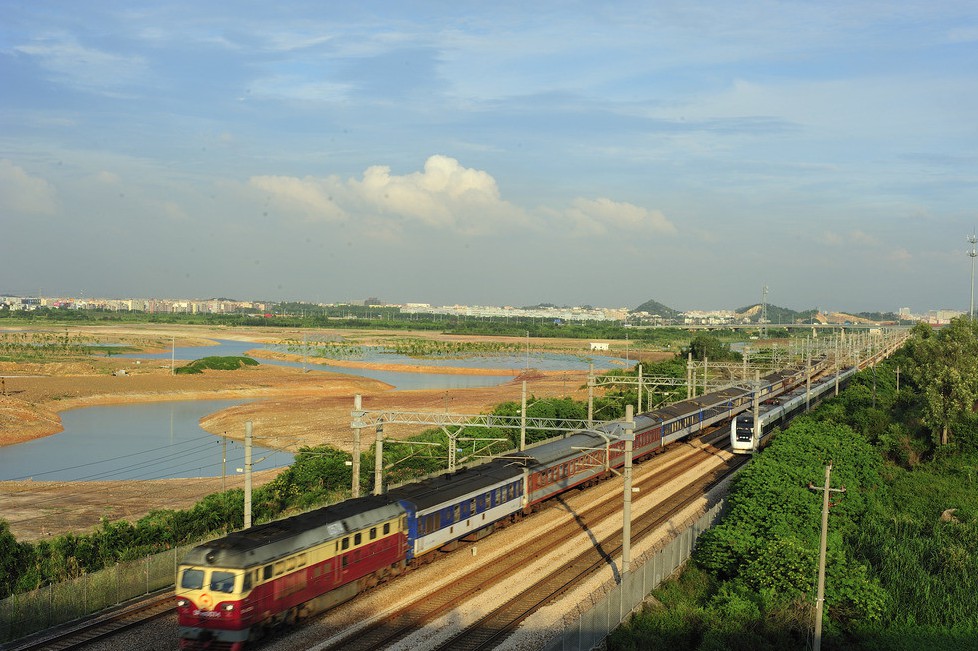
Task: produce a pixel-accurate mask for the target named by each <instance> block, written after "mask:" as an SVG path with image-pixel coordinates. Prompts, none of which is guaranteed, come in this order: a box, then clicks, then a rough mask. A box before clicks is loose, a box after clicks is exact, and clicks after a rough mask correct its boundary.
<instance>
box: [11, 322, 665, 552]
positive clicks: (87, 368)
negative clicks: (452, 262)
mask: <svg viewBox="0 0 978 651" xmlns="http://www.w3.org/2000/svg"><path fill="white" fill-rule="evenodd" d="M62 332H63V330H62ZM85 332H87V333H89V334H90V336H93V337H96V338H97V339H98V340H99V341H101V342H106V341H119V342H122V343H127V344H130V345H138V346H141V347H142V348H144V349H146V350H148V351H151V350H166V349H167V348H169V346H171V345H173V344H174V343H175V344H176V345H177V346H184V345H206V344H208V343H211V341H210V340H212V339H237V340H245V341H255V342H278V341H282V340H283V339H288V338H292V339H293V340H295V339H301V338H302V336H303V335H302V334H300V333H288V332H282V331H279V330H274V329H267V330H260V329H237V330H230V329H224V328H193V327H186V326H182V327H166V326H157V327H152V326H145V327H136V328H89V329H86V330H85ZM318 334H319V336H321V337H323V338H332V339H334V340H335V339H336V338H342V339H343V340H344V341H349V342H356V343H363V344H370V343H375V342H377V341H383V340H384V339H387V340H389V339H391V338H393V337H394V336H418V337H422V336H423V337H426V338H431V339H442V340H447V339H454V340H465V339H468V340H472V339H474V338H472V337H448V336H444V335H437V334H436V335H432V334H429V333H425V334H424V335H421V334H412V333H407V334H406V335H405V333H396V335H394V334H391V333H372V332H369V331H353V332H347V331H340V332H337V333H328V332H323V333H318ZM490 339H491V338H490ZM495 339H498V340H500V341H510V342H512V341H514V339H512V338H495ZM480 340H485V339H484V338H480ZM532 344H533V350H550V351H555V352H556V351H559V352H584V350H583V348H584V347H585V346H587V342H582V341H580V340H534V341H533V342H532ZM263 354H264V353H263ZM653 356H655V357H660V358H661V357H663V356H668V355H664V354H658V355H653ZM178 364H179V363H178ZM345 364H346V365H348V366H354V365H361V366H371V367H374V368H381V369H385V370H398V371H408V370H412V371H413V372H425V371H430V370H433V369H425V368H419V367H402V366H392V365H378V364H362V363H359V364H358V363H357V362H349V361H347V362H345ZM123 370H124V371H125V375H121V376H120V375H115V374H114V373H118V372H120V371H123ZM437 372H439V373H448V372H453V371H452V370H446V369H445V368H443V367H437ZM454 372H458V373H466V374H477V373H479V372H473V371H472V370H471V369H455V370H454ZM481 373H484V374H497V375H504V376H508V377H510V379H509V380H507V381H506V382H504V383H503V384H501V385H500V386H496V387H490V388H474V389H452V390H448V391H446V390H443V389H442V390H431V391H428V390H426V391H395V390H393V389H394V388H393V387H391V386H390V385H387V384H384V383H382V382H379V381H376V380H372V379H367V378H362V377H359V376H353V375H345V374H339V373H325V372H322V371H310V372H303V371H302V369H297V368H286V367H279V366H271V365H261V366H258V367H247V368H243V369H241V370H238V371H209V372H206V373H204V374H202V375H172V374H171V372H170V364H169V362H168V361H166V360H163V361H161V360H151V361H146V362H143V363H139V364H137V363H136V362H135V361H134V360H131V359H125V360H122V359H118V358H111V357H110V358H97V359H91V360H84V361H72V362H52V363H44V364H41V363H36V364H23V363H21V364H13V363H0V376H2V390H0V446H2V445H12V444H16V443H20V442H23V441H27V440H31V439H34V438H38V437H41V436H47V435H49V434H53V433H56V432H59V431H61V421H60V416H59V413H60V412H62V411H65V410H68V409H73V408H77V407H85V406H91V405H106V404H125V403H132V402H146V401H162V400H188V399H189V400H194V399H216V398H254V399H255V400H254V401H253V402H249V403H247V404H244V405H240V406H237V407H232V408H230V409H226V410H224V411H221V412H218V413H216V414H211V415H210V416H208V417H206V418H204V419H203V420H202V422H201V425H202V427H204V429H206V430H207V431H209V432H212V433H214V434H224V433H227V435H228V436H230V437H233V438H238V439H241V438H243V437H244V423H245V421H248V420H250V421H252V423H253V425H254V434H255V438H256V439H258V441H257V442H258V443H259V444H260V445H263V446H264V447H270V448H277V449H284V450H290V451H294V450H296V449H298V448H299V447H301V446H304V445H318V444H322V443H327V444H330V445H333V446H335V447H338V448H341V449H347V450H349V449H350V448H351V447H352V430H351V428H350V422H351V416H350V412H351V410H352V409H353V400H354V398H353V397H354V395H356V394H360V395H362V396H363V408H364V409H398V410H404V411H433V412H443V411H446V410H447V411H451V412H453V413H461V414H477V413H481V412H485V411H487V410H489V409H491V408H492V407H493V406H494V405H496V404H498V403H501V402H505V401H516V402H519V400H520V395H521V390H522V381H523V380H525V381H526V382H527V393H528V394H529V395H531V396H537V397H550V396H574V397H577V398H586V396H587V391H586V388H584V387H585V383H586V375H587V374H586V372H548V373H542V372H535V371H533V370H532V369H531V370H530V371H529V372H526V373H523V374H522V375H516V373H517V371H512V370H506V369H500V370H495V371H491V370H490V371H485V370H484V371H481ZM420 429H422V428H421V427H420V426H419V427H411V426H403V425H402V426H389V427H388V428H387V429H386V430H385V434H386V435H387V436H392V437H405V436H409V435H411V434H414V433H416V432H417V431H420ZM275 474H276V473H275V471H268V472H266V473H263V474H262V476H261V477H256V484H258V483H262V482H264V481H269V480H270V479H272V478H273V477H274V476H275ZM232 481H234V482H241V481H242V480H241V479H240V478H236V479H232V478H230V477H229V478H228V480H227V482H228V483H227V484H226V485H227V486H228V487H232V486H236V485H237V484H233V483H231V482H232ZM221 488H222V479H221V478H220V477H218V478H207V479H195V480H185V479H183V480H157V481H117V482H97V483H92V482H68V483H65V482H31V481H19V482H0V518H3V519H5V520H6V521H7V522H8V524H9V525H10V529H11V531H13V533H14V534H15V535H16V536H17V538H18V539H19V540H35V539H38V538H42V537H45V536H49V535H57V534H59V533H64V532H68V531H74V532H78V531H83V530H86V529H88V528H91V527H93V526H95V525H97V524H98V522H99V520H100V518H102V517H106V518H109V519H120V518H126V519H138V518H139V517H141V516H142V515H145V514H146V513H148V512H149V511H151V510H153V509H158V508H182V507H186V506H189V505H191V504H193V503H194V502H195V501H196V500H198V499H199V498H200V497H202V496H204V495H207V494H209V493H213V492H216V491H219V490H221Z"/></svg>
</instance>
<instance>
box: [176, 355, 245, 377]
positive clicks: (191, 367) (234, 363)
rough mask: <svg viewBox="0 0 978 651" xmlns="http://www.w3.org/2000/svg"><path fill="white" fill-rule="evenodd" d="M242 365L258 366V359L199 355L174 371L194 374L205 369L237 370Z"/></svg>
mask: <svg viewBox="0 0 978 651" xmlns="http://www.w3.org/2000/svg"><path fill="white" fill-rule="evenodd" d="M243 366H258V361H257V360H254V359H252V358H250V357H243V356H235V355H232V356H228V357H217V356H211V357H201V358H200V359H195V360H194V361H192V362H190V363H189V364H185V365H183V366H181V367H179V368H177V369H175V370H174V372H175V373H176V374H177V375H196V374H198V373H203V372H204V371H205V370H207V369H213V370H215V371H237V370H238V369H239V368H242V367H243Z"/></svg>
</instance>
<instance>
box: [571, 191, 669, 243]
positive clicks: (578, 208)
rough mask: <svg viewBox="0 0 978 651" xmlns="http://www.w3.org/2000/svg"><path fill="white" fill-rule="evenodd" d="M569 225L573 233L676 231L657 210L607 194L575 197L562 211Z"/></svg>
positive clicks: (667, 233) (587, 234)
mask: <svg viewBox="0 0 978 651" xmlns="http://www.w3.org/2000/svg"><path fill="white" fill-rule="evenodd" d="M562 217H563V219H564V221H565V222H566V223H568V224H569V225H570V232H571V234H573V235H580V236H591V235H605V234H607V233H609V232H614V233H625V234H639V233H645V234H653V233H655V234H660V235H672V234H675V233H676V226H675V225H674V224H673V223H672V222H671V221H669V219H667V218H666V216H665V215H664V214H662V212H661V211H659V210H649V209H648V208H643V207H641V206H636V205H634V204H631V203H625V202H621V201H612V200H611V199H607V198H603V197H602V198H598V199H585V198H578V199H575V200H574V201H573V203H572V204H571V207H570V208H568V209H567V210H566V211H565V212H564V213H563V215H562Z"/></svg>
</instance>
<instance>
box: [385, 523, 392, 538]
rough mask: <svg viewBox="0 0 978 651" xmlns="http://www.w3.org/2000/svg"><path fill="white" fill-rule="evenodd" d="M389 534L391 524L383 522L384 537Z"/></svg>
mask: <svg viewBox="0 0 978 651" xmlns="http://www.w3.org/2000/svg"><path fill="white" fill-rule="evenodd" d="M390 532H391V523H390V522H385V523H384V535H385V536H386V535H387V534H389V533H390Z"/></svg>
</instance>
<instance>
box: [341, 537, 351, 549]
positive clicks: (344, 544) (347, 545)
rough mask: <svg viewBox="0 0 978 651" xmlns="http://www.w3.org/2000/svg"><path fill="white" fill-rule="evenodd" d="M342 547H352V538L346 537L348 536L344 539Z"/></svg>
mask: <svg viewBox="0 0 978 651" xmlns="http://www.w3.org/2000/svg"><path fill="white" fill-rule="evenodd" d="M342 547H343V549H344V550H347V549H349V548H350V538H349V537H346V538H344V539H343V545H342Z"/></svg>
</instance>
